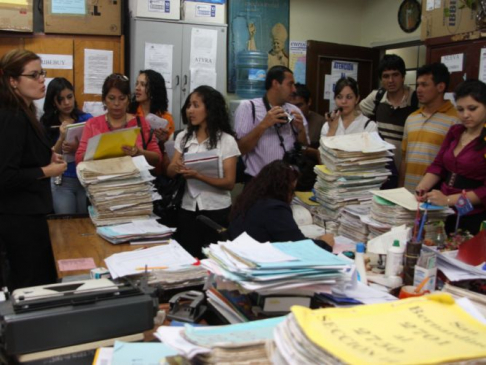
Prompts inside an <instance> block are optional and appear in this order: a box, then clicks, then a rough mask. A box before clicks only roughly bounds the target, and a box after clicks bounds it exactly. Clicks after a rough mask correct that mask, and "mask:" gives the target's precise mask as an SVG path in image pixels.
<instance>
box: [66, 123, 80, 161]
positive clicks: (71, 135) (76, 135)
mask: <svg viewBox="0 0 486 365" xmlns="http://www.w3.org/2000/svg"><path fill="white" fill-rule="evenodd" d="M85 124H86V122H82V123H72V124H68V125H67V126H66V142H69V143H72V142H76V141H80V140H81V137H82V135H83V131H84V126H85ZM63 157H64V161H66V162H74V159H75V158H74V157H75V156H74V153H63Z"/></svg>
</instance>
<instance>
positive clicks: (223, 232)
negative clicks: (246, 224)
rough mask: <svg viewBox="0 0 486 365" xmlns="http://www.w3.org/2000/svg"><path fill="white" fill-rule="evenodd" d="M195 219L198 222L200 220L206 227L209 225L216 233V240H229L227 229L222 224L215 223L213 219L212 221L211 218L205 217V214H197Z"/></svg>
mask: <svg viewBox="0 0 486 365" xmlns="http://www.w3.org/2000/svg"><path fill="white" fill-rule="evenodd" d="M196 219H197V220H198V221H199V222H201V223H202V224H204V225H206V226H207V227H209V228H210V229H212V230H213V231H215V232H216V233H217V234H218V240H219V241H227V240H229V232H228V230H227V229H226V228H225V227H223V226H221V225H219V224H218V223H216V222H215V221H213V220H212V219H211V218H209V217H206V216H205V215H198V216H197V218H196Z"/></svg>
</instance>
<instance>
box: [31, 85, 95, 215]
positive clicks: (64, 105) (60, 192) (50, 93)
mask: <svg viewBox="0 0 486 365" xmlns="http://www.w3.org/2000/svg"><path fill="white" fill-rule="evenodd" d="M92 117H93V116H92V115H91V114H88V113H84V112H82V111H81V110H79V109H78V105H77V103H76V99H75V98H74V88H73V85H72V84H71V83H70V82H69V81H68V80H67V79H65V78H64V77H56V78H55V79H52V81H51V82H50V83H49V86H48V87H47V92H46V98H45V101H44V115H43V116H42V118H41V123H42V124H43V125H44V127H45V129H46V133H47V135H48V136H49V138H50V141H51V144H52V145H53V149H54V152H56V153H59V154H63V153H64V154H66V155H69V156H72V157H73V158H72V159H70V161H68V168H67V170H66V171H65V172H64V174H62V176H56V177H55V178H53V179H51V189H52V199H53V202H54V213H56V214H75V213H86V212H87V205H86V192H85V191H84V188H83V186H82V185H81V184H80V182H79V180H78V177H77V175H76V164H75V163H74V154H75V153H76V150H77V149H78V145H79V139H78V138H74V140H69V141H68V140H66V136H67V130H68V128H67V126H68V125H71V124H74V123H82V122H85V121H87V120H88V119H90V118H92Z"/></svg>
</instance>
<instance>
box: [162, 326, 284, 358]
mask: <svg viewBox="0 0 486 365" xmlns="http://www.w3.org/2000/svg"><path fill="white" fill-rule="evenodd" d="M284 319H285V317H277V318H271V319H264V320H260V321H253V322H248V323H240V324H233V325H227V326H211V327H193V326H191V325H186V326H185V327H184V328H181V327H169V326H161V327H159V328H158V329H157V332H156V333H155V336H156V337H157V338H158V339H159V340H161V341H162V342H163V343H164V344H166V345H169V346H172V347H173V348H175V349H176V350H177V351H178V353H179V354H180V355H182V356H184V357H186V358H189V359H190V360H192V362H191V363H197V364H255V365H270V364H271V361H270V359H269V358H268V352H267V347H272V346H273V341H272V340H273V333H274V331H275V328H276V326H277V325H278V324H280V323H282V322H283V321H284Z"/></svg>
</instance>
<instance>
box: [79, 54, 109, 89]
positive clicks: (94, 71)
mask: <svg viewBox="0 0 486 365" xmlns="http://www.w3.org/2000/svg"><path fill="white" fill-rule="evenodd" d="M112 73H113V51H104V50H99V49H85V50H84V93H85V94H101V88H102V86H103V82H104V81H105V79H106V77H107V76H109V75H111V74H112Z"/></svg>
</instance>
